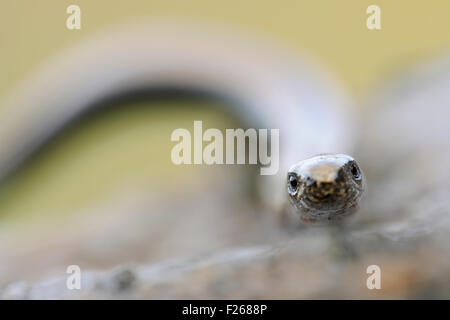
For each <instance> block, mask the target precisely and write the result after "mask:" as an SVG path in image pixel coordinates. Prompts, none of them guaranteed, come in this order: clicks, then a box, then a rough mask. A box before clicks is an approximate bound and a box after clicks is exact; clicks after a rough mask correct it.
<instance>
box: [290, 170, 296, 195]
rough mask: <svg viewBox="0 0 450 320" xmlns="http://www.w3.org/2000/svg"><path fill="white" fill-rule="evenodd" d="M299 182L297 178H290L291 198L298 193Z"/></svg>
mask: <svg viewBox="0 0 450 320" xmlns="http://www.w3.org/2000/svg"><path fill="white" fill-rule="evenodd" d="M297 188H298V181H297V178H296V177H295V176H293V175H292V176H289V185H288V191H289V194H290V195H291V196H294V195H295V194H296V193H297Z"/></svg>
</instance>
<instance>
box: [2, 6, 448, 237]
mask: <svg viewBox="0 0 450 320" xmlns="http://www.w3.org/2000/svg"><path fill="white" fill-rule="evenodd" d="M70 4H77V5H79V6H80V8H81V12H82V29H81V30H74V31H70V30H68V29H67V28H66V27H65V21H66V18H67V16H68V15H67V14H66V8H67V7H68V6H69V5H70ZM371 4H377V5H378V6H380V7H381V25H382V30H380V31H369V30H368V29H367V28H366V18H367V14H366V8H367V7H368V6H369V5H371ZM0 6H1V10H0V43H1V50H0V70H1V72H0V96H3V95H5V94H7V93H8V91H9V90H10V89H11V88H13V87H14V86H16V85H18V84H19V83H20V82H21V81H22V80H23V79H24V78H25V77H26V76H27V75H28V74H29V73H30V72H31V71H32V70H34V69H35V68H36V67H38V66H39V65H40V64H41V62H42V61H44V60H46V59H51V57H52V55H54V54H56V53H57V52H58V51H59V50H61V49H63V48H65V47H66V46H68V45H70V44H71V43H75V42H77V41H79V40H81V39H83V38H84V37H86V36H87V35H89V34H91V33H93V32H95V31H98V30H101V29H104V28H107V27H108V26H110V25H116V24H117V23H120V22H126V21H130V20H134V19H152V18H161V17H169V18H175V19H177V18H183V19H185V18H187V19H190V20H194V21H195V20H200V21H207V22H217V23H219V24H223V25H231V26H233V27H235V28H242V29H246V30H250V31H252V32H254V33H256V34H262V35H265V36H266V37H268V38H272V39H274V40H276V41H278V42H279V43H281V44H283V45H285V46H286V47H288V48H290V49H292V51H294V52H298V53H299V54H300V53H302V54H303V53H304V52H306V53H308V54H310V55H311V56H313V57H315V58H317V59H318V60H319V62H320V63H322V64H323V66H325V68H327V69H329V71H330V73H332V74H334V75H335V76H336V77H337V79H340V80H341V81H342V85H343V87H344V88H345V89H347V90H348V91H349V93H350V94H351V95H354V96H355V97H356V98H359V99H364V97H365V96H366V94H367V93H369V92H371V91H373V90H375V88H376V87H378V86H379V85H381V84H382V83H383V81H384V80H385V79H388V78H389V77H390V76H391V75H392V74H395V73H397V72H399V71H401V70H402V69H403V68H407V67H409V66H410V65H412V64H414V63H416V62H417V61H421V60H424V59H428V58H430V57H434V56H439V55H440V54H441V52H445V51H446V50H447V49H448V48H449V44H450V33H449V32H448V30H449V29H450V19H448V15H449V12H450V2H449V1H446V0H441V1H439V0H435V1H433V2H426V1H408V0H396V1H389V0H377V1H366V0H341V1H335V0H317V1H197V0H192V1H149V0H143V1H139V0H132V1H131V0H127V1H122V0H118V1H114V2H111V1H99V0H98V1H89V0H78V1H62V0H54V1H48V0H43V1H33V2H31V1H25V0H3V1H2V3H1V5H0ZM139 104H144V105H145V103H139ZM157 104H159V105H160V106H162V107H164V106H166V104H167V106H169V104H170V107H171V109H172V111H168V112H161V110H162V109H161V108H159V109H158V110H157V111H155V110H153V109H152V108H145V107H142V105H140V106H137V107H136V108H131V109H130V110H129V111H126V110H124V109H121V110H120V111H117V112H111V113H109V114H106V115H104V116H103V117H101V119H96V121H90V122H87V123H84V124H82V125H81V126H79V127H77V129H76V130H72V131H70V132H68V133H67V134H66V135H64V137H63V138H61V139H58V140H57V141H56V142H55V143H53V144H52V145H51V147H50V148H47V149H46V152H45V153H43V154H41V155H39V157H38V158H36V159H35V160H34V161H33V163H32V164H30V165H29V166H27V167H26V168H25V170H22V171H21V172H20V173H19V175H17V176H16V177H15V178H14V179H13V180H11V182H10V183H8V185H6V186H2V188H1V189H0V224H1V225H2V227H1V228H0V229H2V230H6V229H7V228H11V229H16V228H17V229H18V230H20V232H24V233H26V232H27V230H36V229H39V228H41V227H42V226H46V227H48V226H49V225H51V224H55V225H58V223H60V222H59V221H60V220H64V219H65V218H66V217H68V216H70V213H78V212H83V211H86V212H90V211H89V210H88V208H91V207H92V206H94V207H95V205H96V204H97V203H101V202H102V201H104V200H105V199H110V198H114V197H115V195H116V194H118V193H120V191H121V190H122V189H124V188H125V186H126V185H127V183H128V182H129V181H133V182H132V183H131V182H130V184H135V182H136V181H137V180H142V185H144V186H145V188H148V190H152V189H164V188H170V187H171V186H173V185H174V184H182V183H185V182H186V181H191V182H192V180H193V177H197V176H196V174H198V173H199V171H200V170H201V169H199V168H185V167H184V168H180V167H175V166H173V165H171V162H170V161H168V155H169V154H170V149H171V147H172V146H173V145H172V143H171V142H170V140H169V137H170V133H171V131H172V130H173V128H183V127H184V128H191V126H192V122H193V120H195V119H199V118H201V119H203V121H204V122H207V123H208V126H209V127H218V128H223V127H227V125H229V124H230V123H232V119H231V118H230V117H228V116H226V115H224V114H218V113H217V112H212V111H208V108H207V107H208V103H207V102H201V103H199V102H192V101H190V102H186V103H185V102H183V101H171V102H167V103H166V102H164V101H160V102H157ZM361 105H363V104H361ZM186 106H189V107H191V108H190V109H187V108H185V107H186ZM0 107H4V106H0ZM168 109H169V108H168ZM174 114H176V117H174V116H173V115H174ZM149 141H151V145H152V148H150V147H149ZM0 148H1V147H0ZM0 152H1V149H0ZM18 232H19V231H18ZM19 245H20V244H19ZM19 245H18V246H19Z"/></svg>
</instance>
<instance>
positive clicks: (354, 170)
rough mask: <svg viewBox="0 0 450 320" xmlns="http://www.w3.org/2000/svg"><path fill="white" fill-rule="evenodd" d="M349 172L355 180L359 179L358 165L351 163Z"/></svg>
mask: <svg viewBox="0 0 450 320" xmlns="http://www.w3.org/2000/svg"><path fill="white" fill-rule="evenodd" d="M350 172H351V173H352V176H353V178H354V179H355V180H360V179H361V171H360V170H359V168H358V166H357V165H356V164H354V163H352V164H351V167H350Z"/></svg>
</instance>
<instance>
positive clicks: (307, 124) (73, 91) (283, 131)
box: [0, 22, 353, 208]
mask: <svg viewBox="0 0 450 320" xmlns="http://www.w3.org/2000/svg"><path fill="white" fill-rule="evenodd" d="M159 88H175V89H182V90H183V91H185V92H202V93H206V94H208V95H211V96H214V97H216V98H218V99H223V100H226V101H227V104H225V105H226V108H228V110H229V112H230V113H232V114H234V115H235V116H236V117H237V118H238V119H240V120H241V122H242V123H243V124H244V125H246V126H248V127H254V128H268V129H270V128H276V129H279V130H280V159H279V160H280V161H279V162H280V166H279V171H278V173H277V174H276V175H273V176H261V177H259V178H258V179H257V182H256V183H257V188H258V189H259V190H260V193H261V199H263V200H264V201H265V203H266V204H267V205H268V206H271V207H274V208H276V207H279V206H280V205H281V204H282V203H283V202H284V201H285V200H286V190H285V188H284V187H283V186H284V184H285V182H284V181H285V179H286V172H287V171H288V169H289V168H290V167H291V166H292V164H294V163H296V162H297V161H299V160H302V159H305V158H308V157H310V156H312V155H315V154H318V153H323V152H339V153H342V152H345V153H349V152H351V149H352V145H353V141H352V139H351V137H352V132H353V122H352V119H351V117H350V116H349V114H348V112H347V108H346V107H347V106H346V104H347V102H346V100H345V99H343V98H342V97H341V95H340V94H339V93H338V92H337V91H336V90H335V88H334V86H333V85H332V84H331V82H330V81H329V80H328V79H325V77H324V76H323V77H322V76H318V75H317V74H314V73H313V72H311V71H310V68H309V67H307V66H305V65H302V64H301V63H299V61H298V59H297V58H295V57H292V56H290V55H289V54H286V53H283V52H279V51H277V50H274V48H273V46H271V45H269V44H265V43H263V42H261V41H257V40H255V39H254V37H250V36H248V37H246V36H241V35H240V36H239V37H238V36H237V34H236V33H233V32H229V31H224V30H223V29H221V28H217V29H216V30H214V31H212V30H211V26H209V25H191V24H180V23H178V22H162V23H161V22H158V23H151V24H136V25H130V26H128V25H123V26H120V27H118V28H117V29H115V30H112V31H109V32H106V33H101V34H98V35H97V36H94V37H92V38H91V39H88V40H86V41H85V42H84V43H81V44H79V45H75V46H74V47H72V48H69V49H67V51H65V52H63V53H62V54H61V55H59V56H58V57H56V58H54V59H52V60H51V61H49V62H48V63H46V64H44V65H43V66H42V67H41V68H40V69H39V70H37V71H36V73H35V74H34V75H33V76H31V77H30V78H29V79H28V80H27V81H26V82H25V83H24V84H23V85H22V86H20V87H18V88H17V90H16V91H15V92H14V93H13V94H12V95H11V96H10V97H7V99H5V100H4V102H3V104H2V113H1V114H0V144H1V145H2V152H1V154H0V180H2V179H4V178H5V177H7V176H8V175H9V174H11V172H13V171H14V170H15V169H16V168H17V167H18V165H19V164H20V163H22V162H24V161H25V160H26V159H28V158H29V156H30V155H31V154H32V153H33V152H34V151H36V150H37V149H38V148H39V147H40V146H42V145H43V144H44V143H45V142H46V141H47V140H49V139H51V138H52V137H53V136H54V135H55V134H57V133H58V132H59V131H60V130H62V129H63V128H64V127H65V126H66V125H67V124H69V123H70V122H72V121H74V120H75V119H77V118H78V117H79V116H80V115H84V114H87V113H89V112H90V111H92V110H93V109H94V108H97V107H99V106H100V105H105V104H107V103H108V102H109V101H112V100H114V99H115V98H116V97H121V96H127V95H130V94H131V95H132V94H133V93H135V92H147V93H148V94H150V95H151V93H152V92H154V91H155V90H158V89H159Z"/></svg>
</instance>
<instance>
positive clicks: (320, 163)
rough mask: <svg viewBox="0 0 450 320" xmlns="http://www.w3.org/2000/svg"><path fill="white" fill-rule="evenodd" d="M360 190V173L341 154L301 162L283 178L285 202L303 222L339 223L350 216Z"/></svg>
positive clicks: (360, 194) (348, 159)
mask: <svg viewBox="0 0 450 320" xmlns="http://www.w3.org/2000/svg"><path fill="white" fill-rule="evenodd" d="M364 189H365V182H364V176H363V173H362V171H361V169H360V168H359V166H358V164H357V163H356V161H355V159H353V158H352V157H350V156H347V155H345V154H325V155H318V156H315V157H312V158H309V159H306V160H303V161H301V162H299V163H297V164H296V165H294V166H293V167H291V169H290V170H289V172H288V176H287V191H288V194H289V198H290V200H291V203H292V204H293V205H294V207H295V208H296V209H297V211H298V213H299V214H300V217H301V219H302V220H303V221H305V222H319V221H322V222H323V221H332V220H333V221H334V220H340V219H341V218H343V217H345V216H348V215H350V214H352V213H353V212H355V211H356V210H357V208H358V203H359V200H360V199H361V196H362V194H363V192H364Z"/></svg>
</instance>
